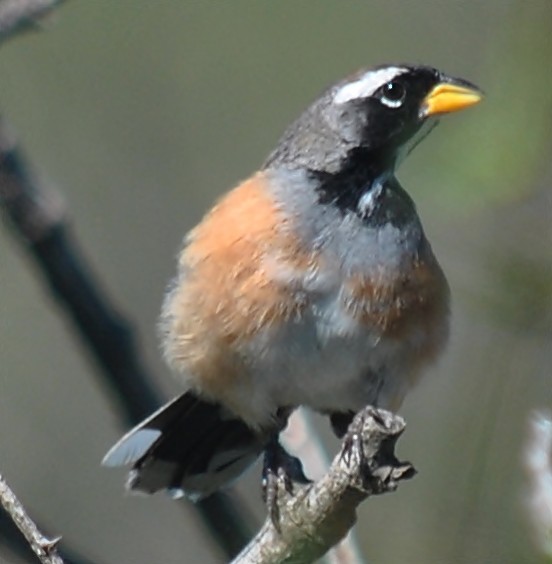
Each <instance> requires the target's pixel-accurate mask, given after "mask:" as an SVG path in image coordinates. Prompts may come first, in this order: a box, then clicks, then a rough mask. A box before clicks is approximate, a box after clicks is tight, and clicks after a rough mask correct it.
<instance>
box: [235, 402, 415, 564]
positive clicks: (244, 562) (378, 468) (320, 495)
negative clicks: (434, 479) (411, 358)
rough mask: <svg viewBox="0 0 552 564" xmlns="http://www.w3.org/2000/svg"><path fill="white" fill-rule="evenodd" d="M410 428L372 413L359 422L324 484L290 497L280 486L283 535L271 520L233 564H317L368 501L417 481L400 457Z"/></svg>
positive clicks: (393, 418) (377, 411)
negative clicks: (400, 443) (404, 482)
mask: <svg viewBox="0 0 552 564" xmlns="http://www.w3.org/2000/svg"><path fill="white" fill-rule="evenodd" d="M404 428H405V422H404V420H403V419H402V418H401V417H399V416H398V415H393V414H392V413H389V412H387V411H384V410H381V409H374V408H372V407H367V408H365V409H364V410H363V411H361V412H360V413H359V414H358V415H357V416H356V417H355V419H354V420H353V423H352V424H351V426H350V428H349V431H348V433H347V435H346V437H345V439H344V441H343V445H342V448H341V451H340V453H339V454H338V455H337V456H336V458H335V459H334V461H333V462H332V464H331V466H330V468H329V470H328V472H327V473H326V475H325V476H323V477H322V478H321V479H320V480H319V481H318V482H316V483H314V484H312V485H309V486H306V487H302V488H300V489H299V490H298V491H296V493H295V494H289V493H288V492H287V491H286V487H285V480H284V479H283V478H282V479H280V480H279V483H278V502H279V514H280V521H279V526H280V532H278V531H277V530H276V529H275V528H274V525H273V524H272V522H271V521H270V520H269V519H267V521H266V522H265V524H264V525H263V527H262V529H261V530H260V531H259V533H258V534H257V536H256V537H255V538H254V539H253V540H252V541H251V543H249V545H248V546H247V547H246V548H245V549H244V550H243V551H242V553H241V554H240V555H239V556H238V557H237V558H236V559H235V560H234V562H233V564H276V563H287V564H290V563H292V562H293V563H306V562H312V561H314V560H315V559H317V558H320V557H321V556H322V555H323V554H325V553H326V552H327V551H328V550H329V549H330V548H331V547H332V546H334V545H335V544H336V543H337V542H339V541H340V540H341V539H342V538H343V537H344V536H345V535H346V534H347V532H348V531H349V530H350V529H351V527H352V526H353V525H354V523H355V520H356V508H357V506H358V505H359V504H360V503H361V502H362V501H363V500H364V499H366V498H367V497H368V496H370V495H376V494H381V493H386V492H390V491H393V490H395V489H396V488H397V486H398V482H399V481H401V480H404V479H407V478H411V477H412V476H413V475H414V473H415V470H414V468H413V466H412V465H411V464H410V463H401V462H399V461H398V460H397V459H396V458H395V455H394V447H395V443H396V441H397V439H398V438H399V436H400V435H401V433H402V432H403V431H404Z"/></svg>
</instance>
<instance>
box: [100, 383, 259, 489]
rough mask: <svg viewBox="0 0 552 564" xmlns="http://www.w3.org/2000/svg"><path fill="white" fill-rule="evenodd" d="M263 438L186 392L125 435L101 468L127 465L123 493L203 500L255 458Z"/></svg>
mask: <svg viewBox="0 0 552 564" xmlns="http://www.w3.org/2000/svg"><path fill="white" fill-rule="evenodd" d="M268 439H269V436H268V435H266V434H263V433H259V432H256V431H254V430H252V429H251V428H249V427H248V426H247V425H246V424H245V423H244V422H243V421H241V420H239V419H236V418H235V416H232V415H231V414H230V413H229V412H228V411H226V410H225V409H224V408H223V407H221V406H220V405H217V404H214V403H209V402H207V401H204V400H202V399H199V398H198V397H197V396H195V395H194V394H193V393H192V392H187V393H185V394H183V395H181V396H179V397H177V398H175V399H174V400H172V401H170V402H169V403H167V404H166V405H164V406H163V407H162V408H161V409H159V410H158V411H156V412H155V413H154V414H153V415H151V416H150V417H149V418H148V419H146V420H145V421H143V422H142V423H140V424H139V425H138V426H136V427H135V428H134V429H132V430H131V431H129V432H128V433H127V434H126V435H125V436H124V437H123V438H122V439H121V440H120V441H119V442H118V443H117V444H115V445H114V446H113V447H112V448H111V449H110V450H109V452H108V453H107V454H106V455H105V457H104V459H103V462H102V464H103V465H105V466H123V465H127V464H132V465H133V468H132V470H131V472H130V474H129V478H128V481H127V488H128V489H130V490H137V491H142V492H146V493H153V492H156V491H158V490H164V489H165V490H168V492H169V493H170V494H171V495H172V496H174V497H180V496H182V495H184V496H186V497H189V498H192V499H194V500H197V499H201V498H203V497H206V496H208V495H210V494H212V493H213V492H215V491H216V490H218V489H219V488H221V487H223V486H225V485H227V484H229V483H230V482H232V481H233V480H234V479H235V478H237V477H238V476H239V475H240V474H241V473H242V472H243V471H244V470H245V469H246V468H248V467H249V466H250V465H251V464H253V462H255V460H256V459H257V458H258V457H259V455H260V454H261V452H262V451H263V450H264V448H265V446H266V444H267V441H268Z"/></svg>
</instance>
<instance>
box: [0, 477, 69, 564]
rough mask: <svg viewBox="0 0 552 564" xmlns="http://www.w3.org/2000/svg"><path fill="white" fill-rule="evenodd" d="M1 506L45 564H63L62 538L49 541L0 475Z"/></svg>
mask: <svg viewBox="0 0 552 564" xmlns="http://www.w3.org/2000/svg"><path fill="white" fill-rule="evenodd" d="M0 505H1V506H2V507H3V508H4V510H5V511H6V513H7V514H8V515H9V516H10V517H11V519H12V521H13V522H14V523H15V524H16V526H17V528H18V529H19V530H20V531H21V533H22V534H23V536H24V537H25V538H26V539H27V542H28V543H29V545H30V546H31V548H32V550H33V552H34V553H35V554H36V556H37V557H38V558H39V560H40V561H41V562H42V563H43V564H63V559H62V558H61V557H60V556H59V554H58V551H57V545H58V543H59V541H60V540H61V539H60V537H57V538H54V539H49V538H47V537H45V536H44V535H43V534H42V533H41V532H40V530H39V529H38V527H37V526H36V525H35V523H34V522H33V520H32V519H31V518H30V517H29V515H28V514H27V512H26V511H25V508H24V507H23V505H22V504H21V502H20V501H19V500H18V499H17V496H16V495H15V493H14V492H13V490H12V489H11V488H10V487H9V486H8V484H7V482H6V481H5V480H4V478H3V477H2V476H1V475H0Z"/></svg>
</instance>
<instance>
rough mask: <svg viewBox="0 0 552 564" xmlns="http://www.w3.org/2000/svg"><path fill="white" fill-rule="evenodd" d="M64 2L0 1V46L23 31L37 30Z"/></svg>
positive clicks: (56, 0)
mask: <svg viewBox="0 0 552 564" xmlns="http://www.w3.org/2000/svg"><path fill="white" fill-rule="evenodd" d="M65 1H66V0H0V45H1V44H2V43H3V42H4V41H6V40H7V39H10V38H11V37H13V36H14V35H17V34H19V33H21V32H23V31H30V30H33V29H37V27H39V26H40V24H41V23H42V21H43V19H44V18H45V17H46V16H47V15H48V14H50V13H51V12H52V11H53V10H54V8H57V7H58V6H59V5H60V4H61V3H62V2H65Z"/></svg>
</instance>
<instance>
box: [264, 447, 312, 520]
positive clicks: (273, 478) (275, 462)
mask: <svg viewBox="0 0 552 564" xmlns="http://www.w3.org/2000/svg"><path fill="white" fill-rule="evenodd" d="M294 482H295V483H298V484H310V483H312V480H309V479H308V478H307V477H306V476H305V473H304V471H303V465H302V463H301V461H300V460H299V459H298V458H297V457H295V456H292V455H291V454H289V452H287V450H286V449H285V448H284V447H283V446H282V445H281V444H280V443H279V441H278V438H277V437H276V438H274V439H272V440H271V441H270V443H269V444H268V446H267V447H266V450H265V455H264V463H263V478H262V488H263V498H264V501H265V503H266V506H267V510H268V515H269V516H270V520H271V521H272V524H273V525H274V528H275V529H276V530H277V531H280V508H279V503H280V502H281V501H282V500H281V499H279V492H284V491H285V492H287V494H289V495H290V496H292V495H293V483H294Z"/></svg>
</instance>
